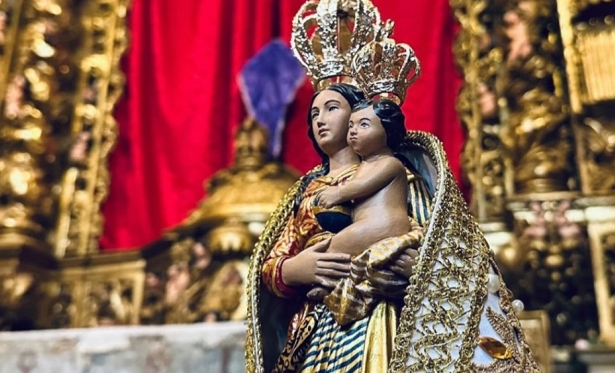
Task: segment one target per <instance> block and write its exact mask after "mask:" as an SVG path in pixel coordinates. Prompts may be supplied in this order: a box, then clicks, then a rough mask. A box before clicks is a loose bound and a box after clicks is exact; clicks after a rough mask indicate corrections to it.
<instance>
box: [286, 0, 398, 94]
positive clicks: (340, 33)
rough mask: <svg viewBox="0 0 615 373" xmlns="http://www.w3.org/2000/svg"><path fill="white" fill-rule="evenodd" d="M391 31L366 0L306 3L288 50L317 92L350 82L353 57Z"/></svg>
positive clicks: (320, 0)
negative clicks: (371, 42)
mask: <svg viewBox="0 0 615 373" xmlns="http://www.w3.org/2000/svg"><path fill="white" fill-rule="evenodd" d="M392 32H393V27H392V23H390V22H387V23H383V22H382V21H381V19H380V12H379V11H378V9H377V8H376V7H375V6H374V5H373V4H372V2H371V1H370V0H354V1H349V0H308V1H307V2H305V3H304V4H303V6H302V7H301V8H300V9H299V11H298V12H297V14H296V15H295V17H294V19H293V31H292V35H291V49H292V50H293V53H294V54H295V57H296V58H297V59H298V60H299V62H301V64H302V65H303V67H305V69H306V70H307V75H308V77H309V78H310V80H311V82H312V85H313V86H314V89H316V90H317V91H319V90H322V89H324V88H326V87H327V86H328V85H330V84H331V83H334V82H345V83H354V78H353V77H352V59H353V58H354V56H355V55H356V54H357V53H358V52H359V50H360V49H361V48H362V47H363V46H365V45H366V44H367V43H369V42H370V41H374V40H376V41H377V40H383V39H386V38H387V37H389V36H390V35H391V33H392Z"/></svg>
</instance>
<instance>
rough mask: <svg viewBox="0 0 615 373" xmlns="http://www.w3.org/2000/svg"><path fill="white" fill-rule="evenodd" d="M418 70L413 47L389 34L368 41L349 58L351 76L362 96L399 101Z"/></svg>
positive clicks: (402, 99)
mask: <svg viewBox="0 0 615 373" xmlns="http://www.w3.org/2000/svg"><path fill="white" fill-rule="evenodd" d="M420 74H421V64H420V62H419V60H418V58H417V57H416V54H415V53H414V50H412V48H411V47H410V46H409V45H408V44H404V43H396V42H395V40H394V39H391V38H385V39H383V40H380V41H376V40H373V41H370V42H369V43H367V44H366V45H365V46H364V47H363V48H361V49H360V50H359V52H358V53H357V54H356V56H355V58H354V59H353V61H352V76H353V77H354V79H355V81H356V84H357V86H358V87H359V88H360V89H361V90H362V91H363V92H364V93H365V96H367V97H370V98H373V97H376V96H384V97H387V98H389V99H391V100H392V101H394V102H396V103H397V104H399V105H401V104H402V103H403V102H404V100H405V98H406V92H407V90H408V88H409V87H410V86H411V85H412V84H413V83H414V82H415V81H416V79H417V78H418V77H419V76H420Z"/></svg>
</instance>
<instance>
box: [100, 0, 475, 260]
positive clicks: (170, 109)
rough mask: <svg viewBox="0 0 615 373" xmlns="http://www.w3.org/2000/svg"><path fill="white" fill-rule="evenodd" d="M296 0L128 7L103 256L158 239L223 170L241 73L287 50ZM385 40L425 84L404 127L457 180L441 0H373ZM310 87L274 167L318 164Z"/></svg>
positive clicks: (458, 138) (193, 0)
mask: <svg viewBox="0 0 615 373" xmlns="http://www.w3.org/2000/svg"><path fill="white" fill-rule="evenodd" d="M303 1H304V0H208V1H201V0H183V1H181V2H170V1H166V0H134V1H133V5H132V9H131V12H130V14H129V29H130V34H131V44H130V49H129V51H128V52H127V55H126V57H125V59H124V61H123V62H124V71H125V73H126V79H127V84H126V88H125V94H124V97H123V99H122V100H121V101H120V103H119V104H118V107H117V110H116V118H117V120H118V122H119V129H120V138H119V141H118V145H117V147H116V149H115V151H114V153H113V154H112V156H111V159H110V171H111V177H112V179H111V190H110V193H109V197H108V199H107V201H106V203H105V204H104V206H103V214H104V216H105V231H104V235H103V237H102V239H101V245H102V247H103V248H104V249H118V248H122V249H130V248H135V247H138V246H141V245H143V244H145V243H148V242H150V241H151V240H154V239H156V238H157V237H159V236H160V233H161V232H162V231H163V229H165V228H167V227H170V226H172V225H174V224H177V223H178V222H180V221H181V220H182V219H183V218H184V217H185V216H186V214H187V213H188V212H189V211H190V210H191V209H193V208H194V207H195V206H196V203H197V202H198V201H199V200H200V199H201V198H203V195H204V191H203V182H204V181H205V180H207V179H208V178H210V177H211V176H212V175H213V173H215V172H216V171H218V170H220V169H222V168H224V167H227V166H228V165H229V164H230V161H231V157H232V143H233V134H234V131H235V129H236V128H237V126H238V125H239V124H240V123H241V121H242V120H243V119H244V116H245V109H244V108H243V104H242V101H241V95H240V92H239V88H238V86H237V83H236V81H237V79H236V77H237V75H238V73H239V71H240V69H241V68H242V67H243V64H244V63H245V62H246V61H247V60H248V59H249V58H250V57H252V56H253V55H254V54H255V53H256V52H258V50H259V49H260V48H261V47H262V46H263V45H265V44H266V43H267V42H269V41H270V40H271V39H273V38H276V37H281V38H282V39H284V40H287V41H288V40H289V38H290V32H291V20H292V17H293V16H294V14H295V12H296V11H297V10H298V9H299V7H300V6H301V4H302V3H303ZM373 2H374V3H375V5H376V6H378V7H379V9H380V12H381V14H382V16H383V18H384V19H387V18H391V19H393V20H394V21H395V33H394V37H395V39H396V40H397V41H398V42H406V43H409V44H410V45H412V47H413V48H414V50H415V51H416V53H417V55H418V57H419V59H420V60H421V62H422V66H423V75H422V77H421V78H420V79H419V80H418V81H417V83H416V84H415V85H414V86H413V87H412V88H411V89H410V92H409V94H408V98H407V100H406V103H405V104H404V112H405V113H406V115H407V118H408V119H407V126H408V128H412V129H421V130H426V131H430V132H432V133H434V134H436V135H437V136H438V137H440V139H441V140H442V141H443V142H444V146H445V148H446V150H447V152H448V155H449V158H450V161H451V166H452V167H453V170H454V172H456V173H457V175H458V174H459V172H458V169H459V154H460V150H461V146H462V143H463V133H462V129H461V127H460V125H459V123H458V120H457V116H456V113H455V108H454V102H455V96H456V92H457V88H458V86H459V82H460V80H459V78H458V76H457V75H456V73H455V69H454V66H453V57H452V40H453V19H452V14H451V11H450V8H449V6H448V1H447V0H420V1H419V0H417V1H414V2H413V4H412V7H411V8H410V7H409V4H407V2H402V1H386V0H373ZM311 95H312V89H311V87H310V86H309V84H308V83H307V82H306V84H305V85H304V86H303V87H302V88H301V89H300V91H299V93H298V95H297V97H296V99H295V101H294V102H293V104H292V105H291V107H290V108H289V112H288V124H287V127H286V130H285V134H284V150H283V153H282V157H283V160H284V162H285V163H287V164H289V165H291V166H293V167H294V168H296V169H297V170H299V171H301V172H305V171H307V170H308V169H309V168H311V167H313V166H314V165H316V164H317V163H318V157H317V155H316V153H315V152H314V150H313V149H312V145H311V142H310V141H309V140H308V139H307V136H306V130H307V125H306V116H307V114H306V112H307V106H308V105H309V101H310V98H311Z"/></svg>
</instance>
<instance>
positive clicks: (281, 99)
mask: <svg viewBox="0 0 615 373" xmlns="http://www.w3.org/2000/svg"><path fill="white" fill-rule="evenodd" d="M304 79H305V71H304V70H303V67H302V66H301V65H300V64H299V62H298V61H297V60H296V59H295V57H294V56H293V54H292V52H291V50H290V49H289V48H288V47H287V46H286V45H285V44H284V43H283V42H281V41H279V40H274V41H272V42H270V43H269V44H267V45H265V46H264V47H263V48H262V49H261V50H260V51H259V52H258V53H257V54H256V55H255V56H254V57H252V58H251V59H250V60H249V61H248V62H247V63H246V65H245V66H244V67H243V69H242V70H241V72H240V74H239V89H240V90H241V94H242V97H243V101H244V104H245V105H246V109H247V110H248V114H249V115H250V116H251V117H252V118H254V119H256V121H257V122H259V123H261V124H262V125H264V126H265V127H266V128H267V130H268V131H269V148H270V150H271V152H272V154H273V155H274V156H275V157H277V156H279V155H280V151H281V148H282V131H283V130H284V124H285V116H286V108H287V107H288V105H289V104H290V103H291V102H292V101H293V100H294V98H295V94H296V93H297V90H298V89H299V87H300V86H301V85H302V83H303V80H304Z"/></svg>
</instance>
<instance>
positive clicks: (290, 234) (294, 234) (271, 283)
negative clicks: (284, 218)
mask: <svg viewBox="0 0 615 373" xmlns="http://www.w3.org/2000/svg"><path fill="white" fill-rule="evenodd" d="M302 231H303V229H300V227H299V225H298V222H297V218H296V217H295V216H291V218H290V219H289V220H288V223H287V224H286V226H285V227H284V230H283V231H282V234H281V235H280V237H279V239H278V241H277V242H276V244H275V246H274V247H273V249H272V250H271V252H270V253H269V255H268V256H267V259H265V263H264V265H263V269H262V276H263V283H264V284H265V286H266V287H267V288H268V289H269V290H270V291H271V292H272V293H274V294H275V295H277V296H278V297H281V298H290V297H292V296H295V295H297V293H298V291H297V289H296V288H293V287H291V286H288V285H287V284H285V283H284V281H283V280H282V265H283V264H284V262H285V261H286V260H288V259H290V258H292V257H293V256H295V255H297V253H299V251H301V250H302V249H303V247H304V245H305V241H306V237H307V235H306V234H301V232H302ZM306 233H307V232H306Z"/></svg>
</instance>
